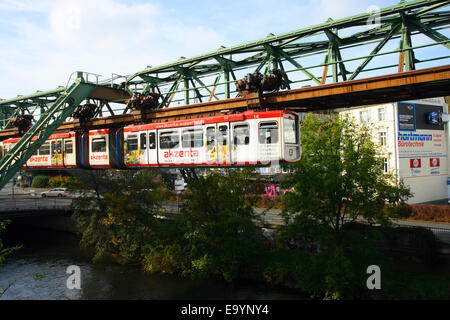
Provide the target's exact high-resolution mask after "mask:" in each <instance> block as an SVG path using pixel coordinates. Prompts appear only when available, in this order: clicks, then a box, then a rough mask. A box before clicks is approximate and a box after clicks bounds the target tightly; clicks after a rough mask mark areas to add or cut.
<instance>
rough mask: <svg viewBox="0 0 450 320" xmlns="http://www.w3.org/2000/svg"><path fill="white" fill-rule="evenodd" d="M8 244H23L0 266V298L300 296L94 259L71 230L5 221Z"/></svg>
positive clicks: (286, 298)
mask: <svg viewBox="0 0 450 320" xmlns="http://www.w3.org/2000/svg"><path fill="white" fill-rule="evenodd" d="M3 238H4V242H5V243H6V244H7V245H13V244H22V245H23V247H22V248H21V249H20V250H19V251H17V252H16V253H15V254H14V255H12V256H9V257H8V258H7V261H6V263H5V264H4V265H3V267H2V268H0V290H2V289H4V288H6V287H9V288H8V289H7V290H6V292H5V293H4V294H3V296H1V297H0V300H29V299H32V300H68V299H69V300H96V299H107V300H110V299H124V300H129V299H133V300H137V299H139V300H141V299H145V300H183V299H188V300H197V299H198V300H205V299H220V300H222V299H223V300H247V299H248V300H259V299H264V300H291V299H304V297H302V296H300V295H298V294H296V293H294V292H290V291H285V290H282V289H274V288H268V287H266V286H264V285H259V284H229V283H226V282H224V281H222V280H192V279H186V278H179V277H177V276H172V275H154V274H148V273H144V272H143V271H142V270H141V268H140V267H139V266H123V265H118V264H115V263H114V262H103V263H101V264H93V263H92V262H91V258H92V251H91V250H85V249H80V248H79V245H78V239H77V238H76V236H75V235H73V234H70V233H65V232H57V231H51V230H46V229H37V228H29V227H24V226H14V225H9V226H8V232H7V234H6V235H5V236H4V237H3ZM72 265H76V266H78V267H79V268H80V273H81V289H68V287H67V280H68V278H69V277H70V276H71V273H67V268H68V267H69V266H72Z"/></svg>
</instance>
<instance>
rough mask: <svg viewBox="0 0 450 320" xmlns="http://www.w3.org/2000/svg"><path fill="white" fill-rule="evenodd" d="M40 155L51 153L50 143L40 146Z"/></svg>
mask: <svg viewBox="0 0 450 320" xmlns="http://www.w3.org/2000/svg"><path fill="white" fill-rule="evenodd" d="M39 154H40V155H48V154H50V143H48V142H46V143H44V144H43V145H42V146H41V147H40V148H39Z"/></svg>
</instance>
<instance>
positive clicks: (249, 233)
mask: <svg viewBox="0 0 450 320" xmlns="http://www.w3.org/2000/svg"><path fill="white" fill-rule="evenodd" d="M250 176H251V171H249V170H234V171H233V173H232V176H221V175H219V174H216V173H213V174H210V175H208V176H206V177H203V176H199V177H197V176H195V177H194V176H193V177H191V179H188V180H189V181H188V191H187V192H186V194H185V195H184V199H185V202H184V204H183V207H182V210H181V214H180V215H179V216H178V217H177V222H176V228H177V229H178V230H179V231H180V232H179V233H178V234H176V237H175V238H174V239H172V241H166V242H165V243H163V244H160V243H156V244H149V245H148V246H147V252H146V254H145V256H144V267H145V268H146V270H148V271H152V272H172V271H173V269H177V270H181V273H183V274H190V275H192V276H198V277H201V276H208V275H221V276H222V277H223V278H224V279H225V280H227V281H232V280H234V279H236V278H237V277H238V276H239V275H242V274H243V273H245V272H246V271H247V270H248V266H249V265H250V264H252V263H254V261H255V260H256V259H255V257H256V256H257V255H258V254H259V252H260V246H259V245H260V238H259V234H258V231H259V229H258V227H257V226H256V225H255V223H254V222H253V219H255V213H254V211H253V205H254V201H255V200H254V197H248V194H249V192H250V190H251V188H250V179H249V178H250Z"/></svg>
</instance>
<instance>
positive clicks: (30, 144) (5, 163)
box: [0, 78, 96, 189]
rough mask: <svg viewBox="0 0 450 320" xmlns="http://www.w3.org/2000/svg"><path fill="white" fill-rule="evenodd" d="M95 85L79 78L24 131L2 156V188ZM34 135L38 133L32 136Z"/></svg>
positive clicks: (0, 185)
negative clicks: (18, 139)
mask: <svg viewBox="0 0 450 320" xmlns="http://www.w3.org/2000/svg"><path fill="white" fill-rule="evenodd" d="M95 87H96V86H95V85H94V84H91V83H86V82H83V80H82V78H78V79H77V80H76V81H75V82H74V83H73V84H72V85H70V86H69V87H68V88H67V89H66V91H65V92H64V93H63V94H62V95H61V96H60V97H59V98H58V99H57V100H56V101H55V102H54V103H53V105H52V106H51V107H50V108H49V109H48V110H47V111H46V112H45V113H44V114H41V117H40V118H39V120H38V121H37V122H36V123H35V124H34V125H33V126H32V127H31V128H30V129H29V130H28V131H27V133H25V134H24V135H23V136H22V138H21V139H20V141H19V142H18V143H17V144H16V145H15V146H14V147H13V148H12V149H11V150H9V152H8V153H7V154H6V155H5V156H4V157H3V158H2V159H1V160H0V189H2V188H3V187H4V186H5V185H6V183H8V181H9V179H11V178H12V177H13V176H14V174H15V173H16V172H17V171H19V170H20V168H22V166H23V165H24V164H25V163H26V162H27V161H28V159H29V158H30V157H31V156H32V155H33V154H34V153H35V152H36V151H37V149H39V147H40V146H41V145H42V144H43V143H44V142H45V140H47V138H48V137H49V136H50V135H51V134H52V133H53V132H54V131H55V130H56V129H57V128H58V127H59V126H60V125H61V124H62V123H63V121H64V120H65V119H66V118H67V117H69V116H70V115H71V114H72V112H73V111H74V109H75V107H76V106H78V105H79V104H80V103H81V102H82V101H83V100H84V99H85V98H87V97H88V96H89V94H90V93H91V92H92V91H93V90H94V89H95ZM33 137H37V139H36V140H33V139H32V138H33Z"/></svg>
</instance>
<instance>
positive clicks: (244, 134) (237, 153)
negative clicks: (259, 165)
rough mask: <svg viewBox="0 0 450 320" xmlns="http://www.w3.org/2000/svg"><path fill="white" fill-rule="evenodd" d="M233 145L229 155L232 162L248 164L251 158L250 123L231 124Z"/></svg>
mask: <svg viewBox="0 0 450 320" xmlns="http://www.w3.org/2000/svg"><path fill="white" fill-rule="evenodd" d="M232 130H233V132H232V136H233V147H232V150H231V157H232V161H233V164H237V165H245V164H249V162H250V159H251V153H250V151H251V148H250V123H249V122H239V123H233V124H232Z"/></svg>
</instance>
